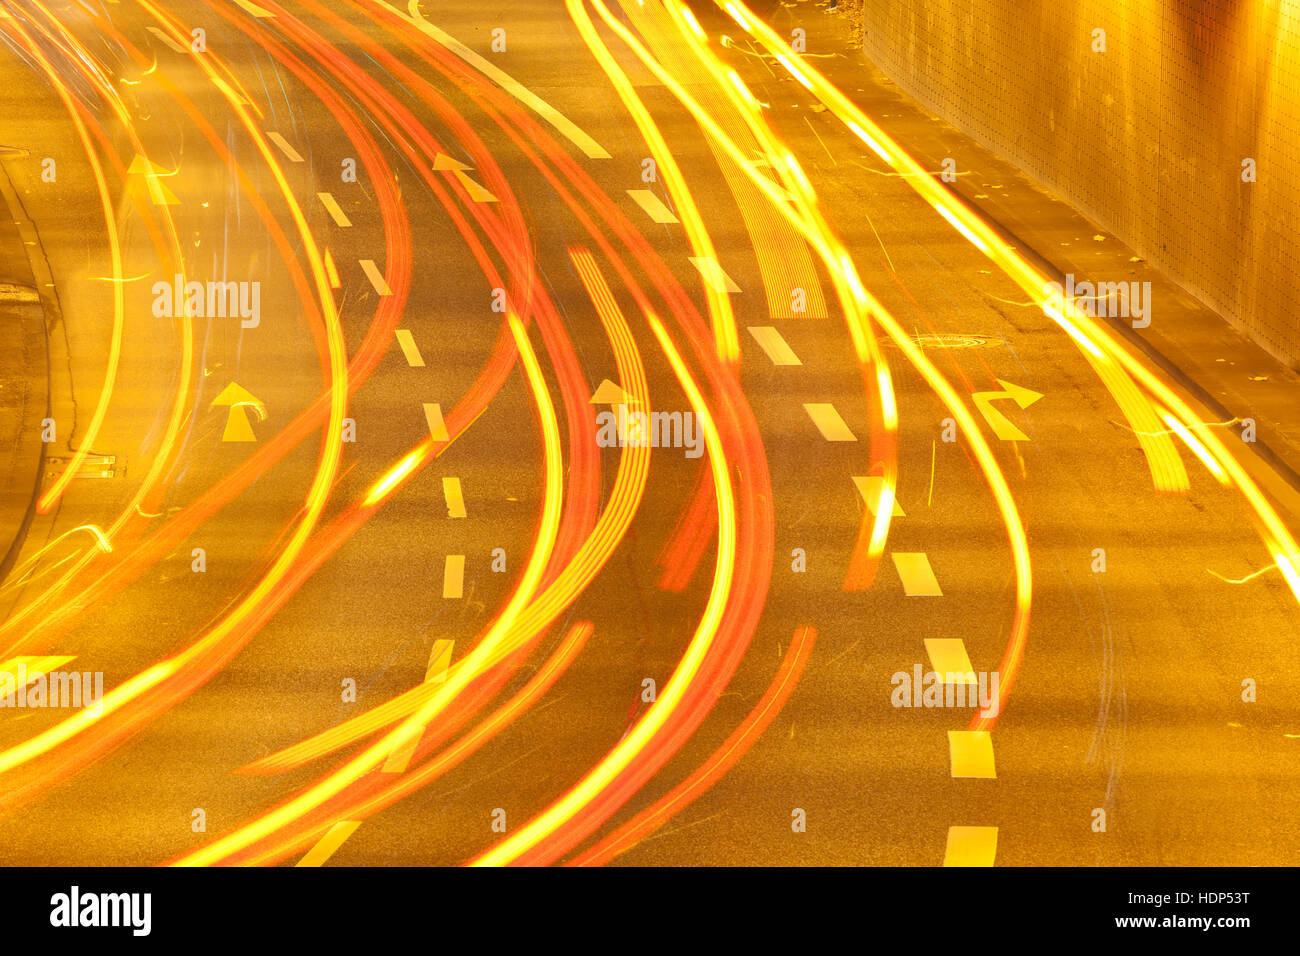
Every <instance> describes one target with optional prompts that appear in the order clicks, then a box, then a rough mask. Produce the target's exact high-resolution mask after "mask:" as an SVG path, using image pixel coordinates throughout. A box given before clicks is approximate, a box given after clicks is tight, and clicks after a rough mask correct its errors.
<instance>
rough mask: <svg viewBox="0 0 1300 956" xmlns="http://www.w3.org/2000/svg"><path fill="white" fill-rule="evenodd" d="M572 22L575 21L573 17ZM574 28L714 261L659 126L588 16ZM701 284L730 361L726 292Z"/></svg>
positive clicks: (697, 245) (734, 348)
mask: <svg viewBox="0 0 1300 956" xmlns="http://www.w3.org/2000/svg"><path fill="white" fill-rule="evenodd" d="M575 2H576V3H580V0H565V5H566V6H568V7H569V11H570V13H573V11H574V8H575ZM584 16H585V15H584ZM575 22H578V20H577V19H576V18H575ZM578 29H579V30H580V31H581V32H582V33H583V36H584V38H585V39H586V40H587V48H588V49H589V50H591V52H592V54H593V55H594V56H595V57H596V62H598V63H599V64H600V66H601V68H602V69H603V70H604V71H605V74H606V75H607V76H608V77H609V79H610V82H611V83H613V84H614V88H615V90H616V91H617V92H618V93H619V96H620V98H621V99H622V100H623V103H624V105H625V106H627V108H628V113H629V115H630V116H631V118H632V121H633V122H634V123H635V124H636V128H637V130H638V131H639V132H640V133H641V137H642V139H644V140H645V142H646V145H647V146H649V147H650V154H651V156H652V157H653V159H654V161H655V166H656V168H657V169H658V170H659V172H660V173H661V174H662V178H663V182H664V186H665V188H667V190H668V192H669V195H671V196H672V200H673V207H674V208H675V209H676V210H677V214H678V216H679V218H680V219H681V221H682V228H683V229H685V230H686V239H687V242H689V243H690V246H691V251H692V253H693V254H694V255H695V256H696V257H699V258H706V259H714V260H715V261H716V260H717V253H716V250H715V249H714V246H713V240H712V239H711V238H710V236H709V231H708V229H707V227H706V226H705V225H704V217H703V216H701V215H700V211H699V208H698V207H697V206H696V205H695V198H694V197H693V196H692V195H691V192H690V189H689V188H688V187H687V185H686V177H684V176H683V175H682V171H681V168H680V167H679V166H678V165H677V160H676V158H675V157H674V156H673V151H672V149H671V148H670V147H669V146H668V143H667V141H666V140H665V139H664V137H663V134H662V133H660V132H659V127H658V126H657V125H656V124H655V122H654V119H653V118H651V116H650V111H649V110H647V109H646V108H645V106H644V105H643V104H642V103H641V100H640V99H639V98H638V97H637V95H636V92H635V90H634V88H633V87H632V84H631V82H630V81H629V80H628V78H627V76H626V75H625V74H624V73H623V71H622V70H621V69H620V68H619V66H618V63H617V61H616V60H615V59H614V57H613V55H612V54H611V53H610V52H609V50H608V49H606V48H605V46H604V44H603V43H601V41H600V38H599V36H598V35H597V34H596V30H595V27H594V26H592V25H591V22H590V20H587V22H586V25H585V26H584V25H583V24H582V23H579V25H578ZM703 286H704V294H705V296H706V299H707V302H708V307H709V314H710V316H711V317H712V319H713V336H714V341H715V347H716V349H717V353H718V358H720V359H721V360H722V361H723V362H724V363H727V364H729V365H730V364H733V363H735V362H736V361H737V360H739V358H740V336H739V334H738V333H737V331H736V319H735V315H734V314H733V312H732V309H731V299H730V298H729V297H728V295H727V293H725V292H723V291H720V290H718V289H715V288H714V287H713V286H712V285H710V284H709V283H707V282H705V283H703Z"/></svg>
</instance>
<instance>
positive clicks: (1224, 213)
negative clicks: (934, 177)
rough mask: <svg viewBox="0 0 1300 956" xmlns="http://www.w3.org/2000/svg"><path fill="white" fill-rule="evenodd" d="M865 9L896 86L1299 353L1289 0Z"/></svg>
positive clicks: (1296, 27)
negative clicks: (1247, 175) (1100, 46)
mask: <svg viewBox="0 0 1300 956" xmlns="http://www.w3.org/2000/svg"><path fill="white" fill-rule="evenodd" d="M864 17H865V22H864V46H865V52H866V54H867V56H868V57H870V58H871V59H872V60H873V61H874V62H875V63H876V65H877V66H878V67H879V68H880V69H881V70H882V71H883V72H884V73H885V74H886V75H888V76H889V77H890V78H891V79H893V80H894V81H895V82H896V83H897V84H898V85H899V87H900V88H902V89H903V90H904V91H905V92H906V93H908V94H909V95H910V96H912V97H913V98H914V99H916V100H918V101H920V102H921V103H922V104H924V105H925V106H927V107H928V108H929V109H930V110H932V111H933V112H934V113H936V114H937V115H939V116H941V117H943V118H944V119H946V120H948V121H949V122H950V123H952V124H953V125H954V126H957V127H959V128H960V129H962V130H963V131H965V132H966V133H967V134H968V135H970V136H972V137H973V138H975V139H976V140H978V141H979V142H981V143H982V144H983V145H984V146H986V147H988V148H989V149H991V150H992V151H994V152H996V153H998V154H1000V155H1002V156H1004V157H1005V158H1007V159H1009V160H1011V161H1012V162H1014V163H1015V164H1016V165H1018V166H1020V167H1021V168H1022V169H1023V170H1024V171H1025V172H1026V173H1028V174H1029V175H1031V176H1033V177H1034V178H1035V179H1037V180H1038V181H1040V182H1041V183H1043V184H1044V185H1046V186H1048V187H1049V188H1051V189H1052V190H1053V191H1055V192H1056V193H1058V194H1059V195H1061V196H1062V197H1063V198H1064V199H1065V200H1066V201H1068V202H1069V203H1070V204H1071V205H1073V206H1074V207H1076V208H1077V209H1079V210H1080V211H1081V212H1083V213H1084V214H1085V215H1087V216H1088V217H1089V218H1091V219H1093V220H1095V221H1096V222H1097V223H1098V224H1100V225H1101V226H1103V227H1104V228H1106V229H1108V230H1109V231H1111V232H1112V233H1114V234H1115V235H1116V236H1118V237H1119V238H1120V239H1122V240H1123V241H1124V242H1126V243H1127V244H1128V245H1130V246H1131V247H1133V248H1134V249H1135V250H1137V251H1138V254H1139V255H1141V256H1142V257H1144V258H1145V259H1147V260H1148V261H1149V262H1150V263H1152V264H1153V265H1155V266H1157V267H1158V268H1160V269H1161V270H1162V271H1164V272H1166V273H1167V274H1169V275H1170V276H1171V277H1172V278H1174V279H1175V280H1176V281H1177V282H1179V283H1180V284H1181V285H1182V286H1183V287H1184V288H1186V289H1187V290H1188V291H1190V292H1191V293H1193V294H1194V295H1195V296H1196V297H1197V298H1199V299H1201V301H1203V302H1204V303H1205V304H1206V305H1208V306H1210V307H1211V308H1213V309H1214V310H1215V311H1217V312H1219V313H1220V314H1221V315H1223V316H1225V317H1226V318H1227V319H1228V320H1229V321H1231V322H1232V323H1233V324H1235V325H1237V326H1238V327H1239V328H1241V329H1242V330H1243V331H1245V332H1247V334H1249V335H1251V336H1252V337H1253V338H1254V339H1255V340H1256V341H1258V342H1259V344H1260V345H1261V346H1263V347H1264V348H1265V349H1267V350H1268V351H1269V352H1271V353H1272V354H1273V355H1275V356H1276V357H1278V358H1280V359H1282V360H1283V361H1284V362H1286V363H1287V364H1289V365H1291V366H1292V367H1300V295H1298V294H1297V288H1298V287H1300V274H1298V270H1297V253H1298V252H1300V248H1298V247H1300V241H1298V235H1297V234H1298V233H1300V0H1200V2H1197V0H1130V2H1125V3H1116V2H1114V0H1033V2H1030V0H866V2H865V3H864ZM1095 29H1103V30H1105V42H1106V48H1105V52H1095V51H1094V50H1093V46H1094V37H1093V31H1094V30H1095ZM1247 157H1249V158H1253V159H1254V160H1255V161H1256V176H1257V181H1256V182H1254V183H1246V182H1243V181H1242V161H1243V159H1245V158H1247ZM1158 306H1159V304H1158V303H1156V308H1157V311H1155V312H1153V321H1159V312H1158Z"/></svg>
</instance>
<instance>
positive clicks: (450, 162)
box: [433, 153, 497, 202]
mask: <svg viewBox="0 0 1300 956" xmlns="http://www.w3.org/2000/svg"><path fill="white" fill-rule="evenodd" d="M433 168H434V169H441V170H445V171H447V172H452V173H455V174H456V178H457V179H459V180H460V183H461V185H462V186H464V187H465V191H466V192H468V193H469V198H470V199H472V200H474V202H496V201H497V197H496V196H493V195H492V194H491V193H490V192H488V191H487V190H486V189H484V188H483V187H482V186H480V185H479V184H478V183H476V182H474V180H472V179H470V178H469V175H468V174H469V172H470V171H471V170H472V169H473V168H474V167H473V166H466V165H465V164H464V163H462V162H461V161H460V160H458V159H452V158H451V157H450V156H448V155H447V154H446V153H439V154H438V155H437V156H435V157H434V159H433Z"/></svg>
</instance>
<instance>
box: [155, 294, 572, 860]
mask: <svg viewBox="0 0 1300 956" xmlns="http://www.w3.org/2000/svg"><path fill="white" fill-rule="evenodd" d="M508 319H509V323H510V332H511V334H512V335H513V336H514V340H515V347H516V348H517V349H518V351H519V357H520V360H521V363H522V366H523V369H524V374H525V376H526V378H527V379H528V386H529V390H530V391H531V393H532V396H533V402H534V404H535V405H536V406H537V411H538V417H539V420H540V423H541V428H542V439H543V451H544V459H545V472H546V480H545V492H544V495H543V507H542V518H541V523H540V527H539V528H538V532H537V538H536V542H535V544H534V548H533V552H532V556H531V558H530V560H529V563H528V567H527V569H526V570H525V572H524V575H523V577H522V579H521V582H520V585H519V587H518V588H517V589H516V591H515V594H514V596H513V597H512V599H511V602H510V604H509V605H508V606H507V607H506V609H505V610H504V611H503V612H502V614H501V616H500V617H499V618H498V619H497V621H496V623H495V624H494V625H493V627H492V629H491V630H490V631H489V632H488V634H487V636H485V637H484V639H483V640H482V641H481V642H480V643H479V644H478V646H476V647H475V648H474V650H473V651H471V652H470V654H468V655H467V656H466V657H465V658H463V659H462V660H461V661H460V662H459V664H458V665H457V666H455V667H453V668H452V669H451V670H449V671H448V673H447V679H446V681H444V682H443V683H442V684H439V685H437V687H438V690H437V692H436V693H435V694H434V695H433V696H432V697H431V698H429V700H427V701H426V702H425V703H424V704H423V705H422V706H421V707H420V708H419V710H417V711H416V712H415V713H414V714H412V715H411V716H410V717H408V718H407V719H406V720H405V721H403V723H402V724H401V725H400V726H398V727H397V728H395V729H394V730H392V731H390V732H389V733H387V734H385V735H384V737H382V738H381V739H380V740H378V741H377V742H376V743H374V744H372V745H371V746H370V747H368V748H366V749H365V750H364V751H362V752H361V753H360V754H359V755H357V756H356V757H354V758H353V759H351V760H350V761H348V762H347V763H346V764H344V765H343V766H342V767H340V768H339V769H338V770H336V771H335V772H333V773H331V774H330V775H329V776H327V777H325V778H324V779H322V780H320V781H318V782H317V783H315V784H313V785H312V786H311V787H309V788H308V789H306V790H304V791H303V792H302V793H300V794H299V795H297V796H295V797H294V798H292V799H291V800H289V801H287V802H286V803H284V804H282V805H281V806H279V807H277V808H275V809H274V810H271V811H269V812H268V813H266V814H264V815H263V816H261V817H259V818H257V819H255V820H253V821H250V822H249V823H246V824H245V825H243V826H242V827H240V828H239V829H238V830H235V831H233V832H232V833H229V834H227V835H226V836H224V837H221V838H220V839H218V840H215V841H213V842H212V843H209V844H208V845H206V846H204V847H201V848H199V849H198V850H195V851H194V852H193V853H190V854H188V855H187V856H185V857H183V858H182V859H181V860H179V861H177V864H176V865H178V866H209V865H212V864H214V863H217V862H219V861H220V860H221V859H222V858H224V857H225V856H227V855H229V854H231V853H234V852H236V851H238V850H242V849H244V848H245V847H248V846H250V845H252V844H253V843H256V842H257V841H258V840H261V839H263V838H265V837H267V836H269V835H270V834H272V833H274V832H275V831H276V830H278V829H280V828H281V827H283V826H286V825H288V824H289V823H292V822H293V821H294V820H296V819H298V818H299V817H301V816H302V815H303V814H305V813H307V812H309V811H310V810H312V809H314V808H316V807H318V806H320V805H321V804H322V803H324V802H325V801H326V800H328V799H329V798H330V797H332V796H334V795H335V794H337V793H339V792H341V791H342V790H344V789H345V788H346V787H347V786H348V785H349V784H351V783H352V782H353V781H355V780H358V779H360V778H361V777H362V776H363V775H365V774H366V773H368V772H370V771H371V770H373V769H374V768H375V767H377V766H379V765H380V764H382V763H383V762H384V761H385V760H387V759H388V756H389V754H391V753H393V751H395V750H399V749H401V748H403V747H406V746H409V745H411V744H413V743H414V742H415V741H417V740H418V739H419V737H420V736H421V735H422V734H423V733H424V730H425V726H426V725H427V724H429V723H430V722H431V721H432V720H433V718H434V717H436V716H437V715H438V714H439V713H441V712H442V710H443V709H445V707H446V706H447V704H449V703H450V702H451V700H452V699H453V698H454V697H455V696H456V695H457V694H459V693H460V692H461V691H462V690H464V688H465V687H466V686H467V685H468V684H469V683H470V682H471V681H472V680H473V679H474V678H475V677H477V676H478V675H479V674H480V673H482V672H483V671H484V670H485V669H486V668H487V667H488V666H491V663H492V661H493V660H494V656H495V655H498V653H499V651H500V645H501V644H502V643H503V642H504V640H505V638H506V636H507V632H508V631H509V628H510V625H511V624H512V623H513V621H514V618H515V617H516V616H517V615H518V613H519V611H520V609H521V608H522V607H523V605H524V604H525V603H526V602H527V599H528V597H529V595H531V594H532V592H533V590H535V589H536V587H537V584H538V582H539V581H540V579H541V576H542V573H543V571H544V570H545V568H546V564H547V562H548V561H549V560H550V555H551V549H552V547H553V546H554V543H555V538H556V533H557V531H558V528H559V522H560V506H561V503H562V499H563V482H564V475H563V461H562V459H561V456H560V427H559V422H558V421H557V420H556V416H555V406H554V404H553V403H552V401H551V396H550V393H549V392H548V391H547V386H546V379H545V377H544V376H543V375H542V370H541V366H540V364H539V363H538V361H537V354H536V353H535V352H534V351H533V347H532V343H531V342H529V340H528V333H527V332H526V331H525V330H524V327H523V323H521V322H520V321H519V318H518V316H516V315H515V314H514V313H513V312H512V313H509V314H508Z"/></svg>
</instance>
